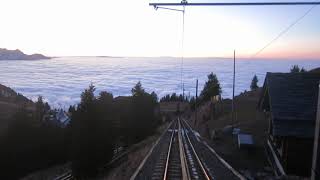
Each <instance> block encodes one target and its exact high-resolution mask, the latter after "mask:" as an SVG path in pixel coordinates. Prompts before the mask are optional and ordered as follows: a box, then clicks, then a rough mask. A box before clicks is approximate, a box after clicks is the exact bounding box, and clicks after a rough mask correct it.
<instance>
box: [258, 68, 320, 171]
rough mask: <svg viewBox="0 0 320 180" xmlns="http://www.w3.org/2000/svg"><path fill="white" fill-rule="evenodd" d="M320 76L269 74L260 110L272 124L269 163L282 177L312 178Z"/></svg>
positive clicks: (269, 139)
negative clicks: (272, 164) (292, 175)
mask: <svg viewBox="0 0 320 180" xmlns="http://www.w3.org/2000/svg"><path fill="white" fill-rule="evenodd" d="M319 80H320V74H312V73H267V75H266V78H265V82H264V86H263V91H262V96H261V98H260V101H259V107H260V109H261V110H263V111H264V112H265V115H266V118H267V119H268V121H269V130H268V140H267V144H268V146H267V147H268V148H267V151H268V152H269V153H268V154H269V155H270V156H269V157H270V158H269V159H271V160H270V161H271V162H273V163H274V167H277V168H276V169H277V171H276V172H278V173H279V174H294V175H299V176H304V177H307V176H310V172H311V165H312V151H313V139H314V132H315V131H314V130H315V120H316V112H317V100H318V85H319Z"/></svg>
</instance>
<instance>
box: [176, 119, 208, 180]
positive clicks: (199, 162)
mask: <svg viewBox="0 0 320 180" xmlns="http://www.w3.org/2000/svg"><path fill="white" fill-rule="evenodd" d="M182 124H183V123H182ZM182 126H184V125H182ZM184 134H185V137H186V139H187V140H188V142H189V145H190V147H191V149H192V152H193V154H194V156H195V157H196V159H197V162H198V164H199V166H200V168H201V171H202V173H203V175H204V176H205V178H206V179H207V180H210V177H209V175H208V173H207V170H206V169H205V167H204V165H203V163H202V161H201V160H200V158H199V156H198V154H197V152H196V150H195V149H194V147H193V145H192V143H191V140H190V138H189V135H188V133H186V132H185V133H184Z"/></svg>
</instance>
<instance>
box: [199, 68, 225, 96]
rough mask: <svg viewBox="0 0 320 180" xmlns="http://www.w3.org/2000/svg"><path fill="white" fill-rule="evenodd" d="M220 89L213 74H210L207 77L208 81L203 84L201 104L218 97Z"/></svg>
mask: <svg viewBox="0 0 320 180" xmlns="http://www.w3.org/2000/svg"><path fill="white" fill-rule="evenodd" d="M220 94H221V87H220V83H219V81H218V78H217V76H216V75H215V74H213V73H210V74H209V75H208V81H207V82H206V83H205V85H204V87H203V90H202V91H201V94H200V99H201V101H202V102H204V101H208V100H210V98H211V97H213V96H216V95H220Z"/></svg>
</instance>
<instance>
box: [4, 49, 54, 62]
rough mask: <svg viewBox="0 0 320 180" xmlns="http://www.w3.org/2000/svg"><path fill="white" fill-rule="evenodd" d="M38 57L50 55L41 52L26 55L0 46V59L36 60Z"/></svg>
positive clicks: (43, 57)
mask: <svg viewBox="0 0 320 180" xmlns="http://www.w3.org/2000/svg"><path fill="white" fill-rule="evenodd" d="M38 59H50V57H46V56H44V55H42V54H32V55H27V54H25V53H23V52H22V51H20V50H19V49H16V50H8V49H4V48H0V60H38Z"/></svg>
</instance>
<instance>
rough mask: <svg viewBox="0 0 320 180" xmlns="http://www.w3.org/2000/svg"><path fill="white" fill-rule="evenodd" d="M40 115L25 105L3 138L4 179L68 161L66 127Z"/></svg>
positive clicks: (0, 164)
mask: <svg viewBox="0 0 320 180" xmlns="http://www.w3.org/2000/svg"><path fill="white" fill-rule="evenodd" d="M37 118H39V117H38V116H37V115H35V114H34V113H33V112H30V111H28V110H26V109H25V108H21V109H19V110H18V111H17V113H16V114H15V115H14V116H13V117H12V120H11V123H10V125H9V127H8V133H7V134H6V135H5V136H4V137H3V138H2V139H1V140H0V146H1V149H0V159H1V161H0V168H1V170H2V173H1V174H0V179H17V178H19V177H21V176H24V175H26V174H27V173H29V172H30V171H35V170H37V169H40V168H48V167H50V166H52V165H54V164H57V163H63V162H65V161H66V159H67V153H66V152H67V142H66V141H65V130H64V129H62V128H59V127H56V126H52V125H49V124H44V123H41V121H40V119H37Z"/></svg>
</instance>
